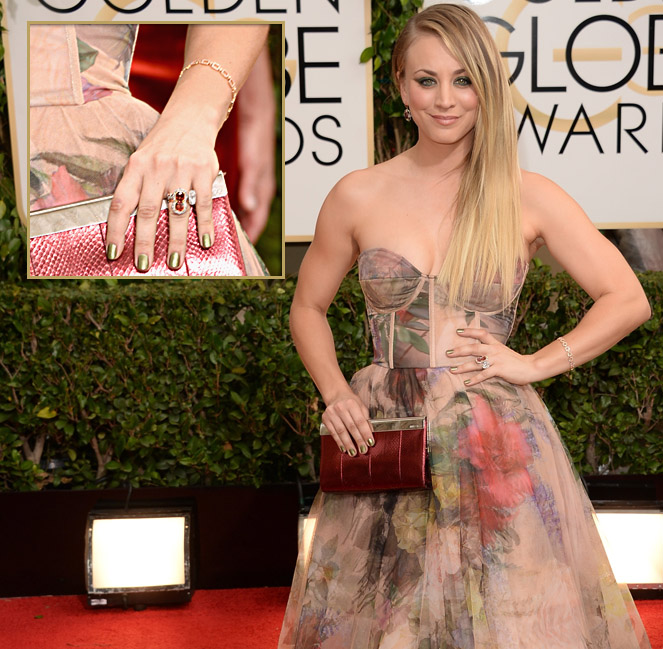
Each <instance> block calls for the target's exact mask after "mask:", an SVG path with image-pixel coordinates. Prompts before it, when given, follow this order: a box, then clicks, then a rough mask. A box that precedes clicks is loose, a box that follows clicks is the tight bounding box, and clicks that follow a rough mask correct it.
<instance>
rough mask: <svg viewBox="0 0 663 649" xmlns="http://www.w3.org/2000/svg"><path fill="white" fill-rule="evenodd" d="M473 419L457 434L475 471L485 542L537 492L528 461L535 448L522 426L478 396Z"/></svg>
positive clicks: (460, 448) (462, 454)
mask: <svg viewBox="0 0 663 649" xmlns="http://www.w3.org/2000/svg"><path fill="white" fill-rule="evenodd" d="M471 414H472V421H471V422H470V423H469V425H468V426H467V427H465V428H463V429H462V430H461V431H460V433H459V435H458V455H459V457H460V458H463V459H467V460H469V462H470V464H471V465H472V467H473V469H474V471H473V475H474V483H475V487H476V498H477V502H478V508H479V520H480V523H481V538H482V542H483V545H484V546H488V545H490V544H491V543H492V542H493V541H494V539H495V532H497V531H501V530H504V529H505V528H506V527H507V525H508V523H509V522H511V520H513V518H514V516H515V514H516V512H515V507H517V506H518V505H520V504H521V503H522V502H523V501H524V500H525V498H526V497H527V496H528V495H531V494H532V493H533V492H534V489H533V486H532V480H531V478H530V475H529V471H528V470H527V465H528V464H529V463H530V461H531V460H532V451H531V449H530V447H529V445H528V444H527V440H526V439H525V433H524V432H523V429H522V428H521V427H520V426H519V425H518V424H517V423H516V422H513V421H506V420H504V419H503V418H502V417H500V416H499V415H498V414H497V413H496V412H495V411H494V410H493V409H492V408H491V406H490V404H489V403H488V401H487V400H486V399H485V398H483V397H481V396H477V397H476V400H475V403H474V405H473V407H472V410H471Z"/></svg>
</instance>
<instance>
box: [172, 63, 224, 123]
mask: <svg viewBox="0 0 663 649" xmlns="http://www.w3.org/2000/svg"><path fill="white" fill-rule="evenodd" d="M194 65H207V66H208V67H210V68H212V70H215V71H216V72H218V73H219V74H220V75H221V76H222V77H223V78H224V79H225V80H226V81H227V82H228V85H229V86H230V90H231V92H232V97H231V99H230V106H228V112H227V113H226V119H228V116H229V115H230V111H232V109H233V106H234V105H235V99H237V86H236V85H235V82H234V81H233V78H232V77H231V76H230V72H228V70H226V69H225V68H222V67H221V66H220V65H219V64H218V63H217V62H216V61H210V60H209V59H196V60H195V61H191V63H189V65H186V66H184V67H183V68H182V72H180V76H179V77H178V79H179V78H180V77H181V76H182V75H183V74H184V73H185V72H186V71H187V70H188V69H189V68H192V67H193V66H194Z"/></svg>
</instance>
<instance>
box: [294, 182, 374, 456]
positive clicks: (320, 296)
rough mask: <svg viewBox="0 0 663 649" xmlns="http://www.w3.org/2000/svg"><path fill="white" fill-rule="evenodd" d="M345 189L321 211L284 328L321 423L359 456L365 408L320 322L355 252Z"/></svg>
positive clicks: (365, 439) (365, 438)
mask: <svg viewBox="0 0 663 649" xmlns="http://www.w3.org/2000/svg"><path fill="white" fill-rule="evenodd" d="M349 184H350V185H351V184H352V181H350V183H348V182H347V180H342V181H341V182H340V183H339V184H338V185H337V186H336V187H335V188H334V189H333V190H332V191H331V193H330V194H329V196H328V197H327V200H326V201H325V203H324V205H323V206H322V210H321V211H320V216H319V217H318V222H317V225H316V231H315V237H314V239H313V242H312V243H311V246H310V247H309V249H308V252H307V253H306V256H305V257H304V260H303V262H302V265H301V268H300V270H299V279H298V281H297V290H296V291H295V296H294V298H293V301H292V308H291V310H290V329H291V332H292V337H293V340H294V341H295V345H296V347H297V351H298V352H299V355H300V356H301V359H302V361H303V363H304V365H305V367H306V369H307V370H308V372H309V374H310V375H311V378H312V379H313V381H314V382H315V384H316V386H317V387H318V390H320V394H321V395H322V398H323V400H324V401H325V403H326V405H327V409H326V410H325V412H324V414H323V417H322V420H323V422H324V423H325V425H326V426H327V427H328V428H329V430H330V431H331V433H332V435H333V436H334V439H335V440H336V443H337V444H338V446H339V447H340V448H341V450H344V451H348V452H350V453H351V454H354V453H355V451H356V449H359V452H364V453H365V452H366V450H367V448H368V446H372V445H373V443H372V432H371V428H370V425H369V424H368V422H367V419H368V409H367V408H366V406H365V405H364V404H363V403H362V402H361V401H360V400H359V398H358V397H357V396H356V395H355V394H354V392H352V390H351V389H350V386H349V385H348V383H347V381H346V380H345V377H344V376H343V373H342V372H341V369H340V367H339V365H338V362H337V360H336V350H335V347H334V339H333V336H332V332H331V329H330V328H329V324H328V322H327V317H326V315H327V309H328V308H329V305H330V304H331V302H332V300H333V299H334V296H335V295H336V292H337V291H338V287H339V285H340V283H341V281H342V279H343V277H345V275H346V273H347V272H348V270H350V268H351V267H352V264H353V263H354V261H355V259H356V257H357V253H358V248H357V245H356V243H355V241H354V238H353V228H352V221H351V216H350V215H351V212H352V203H353V201H352V200H351V191H348V188H347V187H346V185H349ZM353 439H354V443H355V444H356V449H355V445H354V444H353V441H352V440H353ZM369 440H370V441H369Z"/></svg>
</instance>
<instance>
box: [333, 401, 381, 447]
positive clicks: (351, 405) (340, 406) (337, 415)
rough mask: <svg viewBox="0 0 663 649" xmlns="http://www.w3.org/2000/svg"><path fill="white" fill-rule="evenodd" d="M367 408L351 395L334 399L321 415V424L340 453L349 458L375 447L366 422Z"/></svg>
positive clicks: (369, 425)
mask: <svg viewBox="0 0 663 649" xmlns="http://www.w3.org/2000/svg"><path fill="white" fill-rule="evenodd" d="M368 416H369V415H368V408H367V407H366V406H365V405H364V404H363V403H362V401H361V400H360V399H359V397H358V396H357V395H355V394H353V393H350V394H347V395H344V396H342V397H340V398H338V399H334V400H333V401H331V402H330V403H329V405H328V406H327V409H326V410H325V411H324V413H323V414H322V423H323V424H324V425H325V426H326V427H327V428H328V429H329V432H330V433H331V435H332V437H333V438H334V441H335V442H336V444H337V445H338V447H339V449H340V450H341V452H342V453H348V455H350V456H351V457H354V456H355V455H357V451H358V452H359V453H361V454H364V453H367V452H368V448H369V446H375V438H374V436H373V430H372V429H371V424H370V422H369V421H368Z"/></svg>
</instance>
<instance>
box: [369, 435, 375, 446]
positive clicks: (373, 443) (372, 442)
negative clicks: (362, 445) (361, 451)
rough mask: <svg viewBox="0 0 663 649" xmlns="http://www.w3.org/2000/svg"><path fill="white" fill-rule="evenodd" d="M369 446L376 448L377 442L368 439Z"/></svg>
mask: <svg viewBox="0 0 663 649" xmlns="http://www.w3.org/2000/svg"><path fill="white" fill-rule="evenodd" d="M368 445H369V446H375V440H374V439H373V438H372V437H369V438H368Z"/></svg>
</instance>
